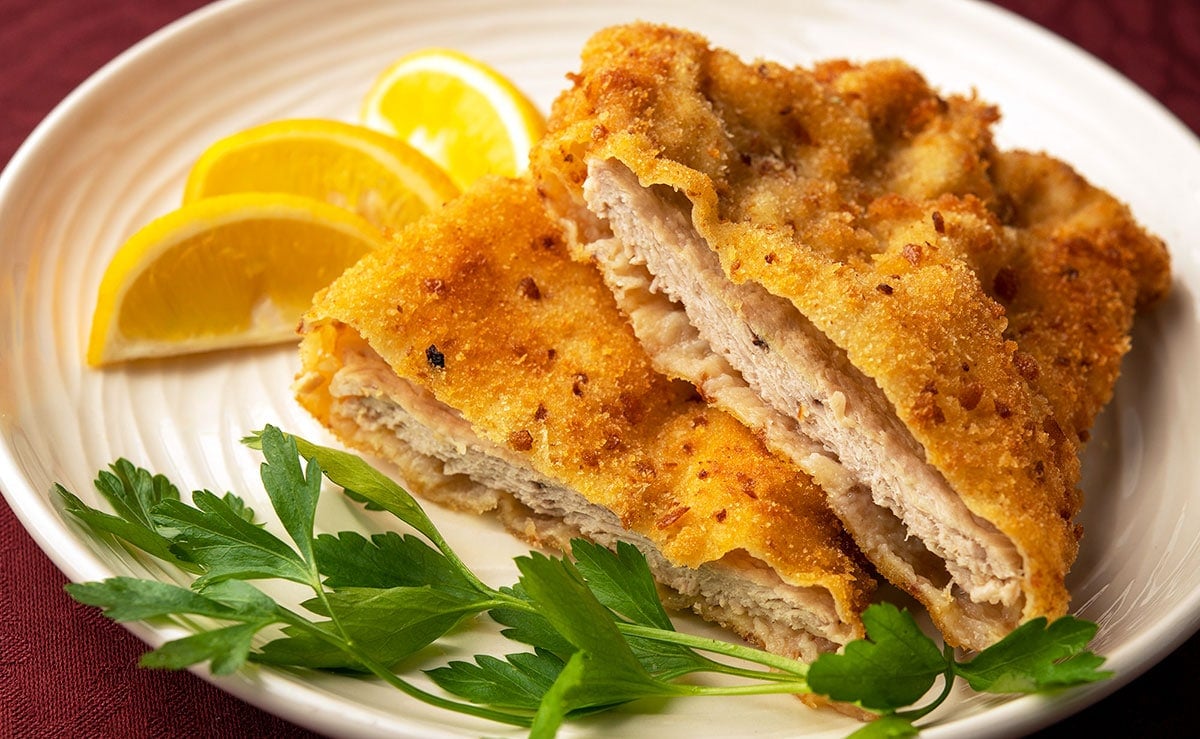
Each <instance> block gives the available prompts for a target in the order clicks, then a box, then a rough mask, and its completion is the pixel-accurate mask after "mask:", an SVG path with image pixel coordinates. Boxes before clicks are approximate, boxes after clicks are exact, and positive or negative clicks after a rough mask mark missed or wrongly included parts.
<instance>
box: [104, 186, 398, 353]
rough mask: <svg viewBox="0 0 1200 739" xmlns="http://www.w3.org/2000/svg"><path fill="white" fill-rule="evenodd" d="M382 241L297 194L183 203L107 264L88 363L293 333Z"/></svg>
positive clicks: (358, 222)
mask: <svg viewBox="0 0 1200 739" xmlns="http://www.w3.org/2000/svg"><path fill="white" fill-rule="evenodd" d="M384 244H385V239H384V237H383V235H382V234H380V232H379V230H378V229H377V228H375V227H374V226H373V225H371V224H370V223H369V222H367V221H366V220H365V219H363V218H361V217H359V216H357V215H355V214H353V213H351V212H349V211H347V210H344V209H342V208H339V207H337V206H334V205H329V204H328V203H323V202H321V201H319V200H314V199H311V198H306V197H302V196H298V195H281V194H263V193H243V194H236V195H222V196H218V197H213V198H208V199H205V200H200V201H197V202H195V203H191V204H189V205H185V206H183V207H182V208H180V209H178V210H175V211H172V212H171V213H168V214H167V215H165V216H162V217H161V218H158V219H157V220H154V221H152V222H151V223H149V224H148V225H146V226H145V227H144V228H142V229H141V230H140V231H138V232H137V233H135V234H134V235H133V236H132V237H131V238H130V239H129V240H128V241H126V242H125V243H124V244H123V245H122V246H121V248H120V249H119V250H118V251H117V253H116V255H115V256H114V257H113V259H112V261H111V262H110V263H109V265H108V268H107V270H106V271H105V273H104V277H103V278H102V279H101V282H100V290H99V296H98V298H97V300H96V311H95V314H94V316H93V318H92V332H91V337H90V340H89V343H88V349H87V361H88V364H90V365H92V366H98V365H103V364H109V363H113V362H119V361H124V360H129V359H137V358H143V357H158V356H171V355H178V354H189V353H194V352H201V351H209V350H213V349H224V348H231V347H241V346H253V345H260V344H270V343H275V342H280V341H286V340H288V339H294V338H295V330H296V324H297V321H298V320H299V318H300V316H301V315H302V314H303V312H304V311H305V310H306V309H307V308H308V306H309V305H310V304H311V302H312V296H313V293H314V292H316V291H317V290H318V289H320V288H322V287H324V286H326V285H328V284H329V283H331V282H332V281H333V280H334V279H335V278H337V276H338V275H340V274H341V273H342V271H343V270H344V269H345V268H346V267H348V266H349V265H351V264H353V263H354V262H355V261H356V260H357V259H358V258H359V257H360V256H362V255H363V254H365V253H367V252H369V251H372V250H374V249H378V248H382V247H383V246H384Z"/></svg>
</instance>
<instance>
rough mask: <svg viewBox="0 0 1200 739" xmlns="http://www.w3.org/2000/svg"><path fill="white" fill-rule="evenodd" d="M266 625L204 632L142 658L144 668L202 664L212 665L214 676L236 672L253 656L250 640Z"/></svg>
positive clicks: (173, 667) (160, 648) (144, 655)
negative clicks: (248, 657)
mask: <svg viewBox="0 0 1200 739" xmlns="http://www.w3.org/2000/svg"><path fill="white" fill-rule="evenodd" d="M264 625H265V624H254V623H249V624H234V625H232V626H225V627H222V628H219V629H212V630H210V631H201V632H199V633H196V634H192V635H191V636H185V637H183V638H182V639H176V640H174V641H169V642H167V643H166V644H163V645H162V646H161V647H159V648H158V649H155V650H154V651H152V652H147V653H146V654H143V655H142V658H141V660H140V662H139V664H141V665H142V666H143V667H161V668H166V669H171V670H180V669H183V668H185V667H190V666H191V665H194V664H198V663H200V662H211V663H212V664H211V666H210V669H211V670H212V673H213V674H214V675H228V674H230V673H232V672H235V671H236V670H237V669H238V668H239V667H241V666H242V665H243V664H244V663H245V662H246V658H247V656H248V655H249V654H250V646H251V640H252V639H253V638H254V635H255V634H257V633H258V632H259V630H260V629H261V628H262V627H263V626H264Z"/></svg>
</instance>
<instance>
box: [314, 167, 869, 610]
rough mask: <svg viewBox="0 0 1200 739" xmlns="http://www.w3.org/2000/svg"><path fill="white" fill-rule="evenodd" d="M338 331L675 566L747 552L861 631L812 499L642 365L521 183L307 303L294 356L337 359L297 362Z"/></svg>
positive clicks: (485, 192) (602, 297)
mask: <svg viewBox="0 0 1200 739" xmlns="http://www.w3.org/2000/svg"><path fill="white" fill-rule="evenodd" d="M339 324H344V325H345V326H349V327H350V328H351V329H353V331H355V332H357V333H358V334H359V335H361V337H362V338H363V339H365V340H366V342H367V343H368V344H369V345H370V346H371V347H372V348H373V349H374V351H375V352H377V353H378V354H379V355H380V356H382V358H383V359H384V360H385V361H386V362H387V363H388V365H390V366H391V368H392V369H393V370H394V371H395V373H396V374H397V375H398V376H400V377H402V378H404V379H406V380H408V381H410V382H412V383H415V384H416V385H418V386H420V387H421V388H423V389H425V390H427V391H428V392H430V393H431V394H432V395H433V396H435V397H436V398H437V400H439V401H441V402H442V403H444V404H446V405H448V406H450V407H452V408H454V409H456V410H457V411H458V412H459V413H461V415H462V416H463V417H464V418H465V419H466V420H467V421H468V422H470V424H471V425H472V427H473V428H474V430H475V431H476V432H477V433H478V434H479V435H480V436H482V437H485V438H486V439H488V440H490V441H492V442H494V443H496V444H499V445H501V446H503V447H505V448H507V450H509V451H510V452H511V453H513V454H516V455H518V456H519V457H521V458H523V459H525V460H526V461H527V462H528V463H529V464H530V465H531V466H532V467H533V468H534V469H536V470H537V471H539V472H541V473H542V474H544V475H546V476H547V477H550V478H552V479H555V480H559V481H562V482H563V483H565V484H566V485H568V486H570V487H571V488H573V489H575V490H577V491H579V492H580V493H581V494H582V495H583V496H584V497H586V498H587V499H588V500H589V501H591V502H593V503H597V504H599V505H601V506H604V507H606V508H608V509H610V510H612V511H614V512H615V513H617V515H618V516H619V517H620V519H621V521H622V523H623V524H624V526H625V527H626V528H628V529H629V530H631V531H634V532H637V533H639V534H642V535H644V536H646V537H648V538H649V539H650V540H651V541H653V543H654V544H655V545H656V546H657V547H659V549H660V550H661V551H662V552H663V553H664V554H665V555H666V556H667V558H668V559H669V560H670V561H671V562H672V563H674V564H676V565H682V566H687V567H697V566H699V565H701V564H703V563H706V562H714V561H718V560H721V559H722V558H733V559H738V558H743V557H745V556H746V555H747V554H748V555H749V556H751V557H754V558H755V559H757V560H760V561H761V562H762V563H765V564H766V565H767V566H768V567H770V568H772V569H773V570H774V571H775V572H776V573H778V575H779V576H780V577H781V578H782V579H783V580H784V581H785V582H787V583H790V584H792V585H798V586H818V587H823V588H826V589H828V590H829V591H830V593H831V594H832V595H833V597H834V600H835V602H836V607H837V611H838V613H839V615H840V617H841V618H842V619H844V620H846V621H847V622H849V623H851V624H854V625H855V627H856V628H857V629H858V631H859V633H861V624H859V621H858V618H859V616H858V614H859V613H860V612H861V610H862V609H863V608H864V607H865V606H866V604H867V602H868V600H869V597H870V595H871V593H872V591H873V587H874V581H873V580H872V578H871V576H870V575H869V574H868V573H867V572H866V571H864V569H863V568H862V567H861V566H860V564H859V561H858V559H857V558H858V556H859V555H858V554H857V550H856V548H855V547H854V545H853V544H852V543H851V542H850V541H849V539H848V538H847V537H846V535H845V533H844V532H843V530H842V528H841V524H840V522H839V521H838V520H837V518H836V517H834V516H833V514H832V513H830V512H829V510H828V509H827V507H826V505H825V502H824V494H823V493H822V491H821V490H820V489H819V488H818V487H817V486H816V485H815V484H814V483H813V482H812V481H811V480H810V479H808V478H807V477H806V476H803V475H802V474H800V473H798V472H797V471H796V470H795V469H794V468H793V467H792V466H791V465H790V464H788V463H785V462H783V461H782V460H780V459H779V458H777V457H775V456H773V455H772V454H771V453H770V452H769V451H767V450H766V448H765V447H764V446H763V444H762V443H761V442H760V440H759V439H758V438H756V437H755V436H754V435H753V434H752V433H751V432H750V431H749V430H747V429H746V428H745V427H744V426H742V425H741V424H739V423H737V422H736V421H734V420H733V419H732V418H730V417H729V416H727V415H725V414H724V413H722V412H719V411H716V410H714V409H712V408H709V407H707V406H706V405H705V404H704V403H703V402H701V401H700V400H699V398H698V397H697V395H696V393H695V391H694V390H693V389H692V388H691V387H690V386H689V385H687V384H685V383H680V382H677V381H671V380H668V379H666V378H664V377H663V376H661V375H658V374H656V373H655V372H653V371H652V370H651V369H650V365H649V360H648V359H647V357H646V356H645V354H644V352H643V350H642V348H641V346H640V345H639V344H638V343H637V340H636V339H635V337H634V336H633V334H632V331H631V329H630V328H629V326H628V324H627V323H626V321H625V319H624V318H623V317H622V315H621V314H620V313H619V311H618V310H617V307H616V305H615V303H614V301H613V298H612V295H611V294H610V293H609V292H608V290H607V289H606V288H605V286H604V284H603V282H602V281H601V279H600V276H599V274H598V273H597V272H596V271H595V270H594V269H593V268H592V267H590V266H588V265H584V264H580V263H577V262H574V261H572V260H571V259H570V258H569V256H568V246H567V244H566V243H565V242H564V235H563V233H562V232H561V230H560V228H559V226H558V225H557V223H556V222H555V221H554V220H552V219H551V218H550V217H549V216H548V215H547V214H546V213H545V211H544V208H543V205H542V203H541V201H540V199H539V198H538V196H537V194H536V192H535V190H534V188H533V186H532V184H531V183H530V182H528V181H507V180H501V179H489V180H486V181H484V182H483V183H481V184H480V185H478V186H477V187H475V188H474V189H472V190H471V191H470V192H468V193H467V194H465V195H463V196H462V197H461V198H459V199H458V200H456V201H454V202H452V203H450V204H449V205H447V206H446V207H445V208H444V209H443V210H442V211H439V212H438V213H436V214H434V215H432V216H431V217H428V218H426V219H425V220H423V221H421V222H419V223H417V224H414V225H413V226H411V227H409V228H407V229H406V230H405V231H403V232H402V233H401V234H400V236H399V237H398V239H397V241H396V242H395V244H394V247H393V248H391V249H389V250H387V251H384V252H379V253H374V254H370V255H368V256H367V257H365V258H364V259H363V260H362V261H361V262H359V263H358V264H357V265H355V266H354V267H353V268H351V269H350V270H348V271H347V272H346V273H345V274H344V275H343V276H342V277H341V278H340V279H338V280H337V281H336V282H335V283H334V284H333V285H332V286H331V287H330V288H328V290H326V291H325V292H324V293H323V294H320V295H319V296H318V298H317V300H316V302H315V304H314V307H313V308H312V309H311V311H310V312H309V314H308V315H307V317H306V318H305V321H304V323H303V331H304V332H305V333H306V334H308V336H307V337H306V340H305V344H306V346H308V350H309V352H310V354H309V355H308V356H307V359H306V360H305V364H306V367H307V368H308V369H310V370H315V371H318V372H319V373H320V374H322V375H324V376H325V381H326V382H327V381H328V379H329V377H330V376H331V375H332V372H333V371H335V370H336V367H335V366H325V367H323V368H322V367H321V364H322V362H325V363H330V362H332V363H334V364H336V357H331V356H328V355H326V356H323V357H320V356H314V355H312V354H311V352H312V351H313V347H320V346H323V345H329V342H328V341H327V338H328V337H326V339H321V338H320V334H321V333H322V332H334V333H336V332H337V331H341V330H344V327H343V326H341V325H339ZM310 380H311V378H310ZM302 402H304V403H305V405H306V407H308V408H309V409H310V410H311V411H312V412H313V413H314V414H315V415H316V416H317V417H318V418H320V419H321V420H323V421H324V422H326V423H327V424H328V422H329V418H328V405H327V402H328V389H327V388H326V389H322V388H320V387H315V386H313V385H312V384H311V382H310V383H309V384H308V385H307V386H306V388H305V390H304V393H303V396H302Z"/></svg>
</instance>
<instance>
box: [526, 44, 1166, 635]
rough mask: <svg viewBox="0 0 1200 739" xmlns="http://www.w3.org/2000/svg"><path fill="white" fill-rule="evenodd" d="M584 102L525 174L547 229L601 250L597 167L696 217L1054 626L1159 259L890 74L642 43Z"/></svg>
mask: <svg viewBox="0 0 1200 739" xmlns="http://www.w3.org/2000/svg"><path fill="white" fill-rule="evenodd" d="M573 80H574V85H573V87H572V88H571V89H569V90H568V91H566V92H565V93H564V94H563V95H562V96H561V97H560V98H559V99H558V100H557V101H556V103H555V106H554V110H553V114H552V117H551V122H550V134H549V135H548V136H547V138H546V140H545V141H543V143H542V144H541V145H540V147H539V148H538V149H537V150H536V151H535V155H534V158H533V161H534V171H535V173H536V175H537V177H538V181H539V186H540V188H541V190H542V192H543V194H544V197H545V198H546V199H547V200H548V201H549V202H551V203H552V204H554V207H555V209H556V210H557V212H558V213H559V214H560V215H561V216H563V217H564V218H565V219H567V220H569V221H570V222H572V223H574V224H575V227H576V228H578V229H579V232H580V236H581V238H589V239H594V238H599V237H602V236H605V235H606V226H605V224H604V223H603V222H601V221H599V220H597V219H596V218H595V217H594V216H592V215H590V214H589V213H587V212H586V208H585V206H584V203H583V199H582V193H581V190H582V185H583V182H584V180H585V178H586V177H587V167H588V162H589V161H595V160H605V159H615V160H618V161H620V162H621V163H622V164H624V165H625V166H627V167H629V168H630V169H631V170H632V171H633V172H634V173H635V174H636V175H637V177H638V178H639V180H640V182H641V184H642V185H643V186H644V187H649V188H658V189H660V190H661V192H662V193H663V194H664V197H679V196H682V197H685V198H686V199H687V201H688V205H690V208H691V214H692V220H693V225H694V227H695V228H696V230H697V231H698V232H699V233H700V235H701V236H702V237H704V239H705V240H706V241H707V242H708V244H709V246H710V247H711V248H712V249H713V250H714V251H715V252H716V253H717V255H718V256H719V258H720V261H721V265H722V267H723V269H724V271H725V273H726V276H727V277H728V278H729V279H730V280H732V281H734V282H743V281H753V282H756V283H758V284H760V285H762V286H763V287H765V288H766V289H767V290H768V291H769V292H771V293H773V294H774V295H777V296H780V297H783V298H786V299H787V300H789V301H790V302H791V303H792V304H793V305H794V306H795V307H796V309H797V310H799V312H800V313H802V314H803V315H804V316H805V317H807V318H808V319H809V320H810V321H811V322H812V323H813V324H814V325H815V326H816V327H817V328H818V329H819V330H821V331H822V332H823V333H824V334H825V335H826V336H828V337H829V338H830V339H831V340H832V341H833V342H834V343H835V344H836V345H837V346H838V347H840V349H841V350H843V351H844V352H845V353H846V356H847V357H848V358H849V360H850V361H851V362H852V363H853V364H854V365H855V366H856V367H857V368H858V369H860V370H861V371H863V372H864V373H865V374H866V375H867V376H869V377H871V378H872V379H874V380H875V382H876V383H877V384H878V385H879V387H880V388H881V389H882V391H883V393H884V395H885V396H886V397H887V399H888V401H889V402H890V403H891V406H892V408H893V410H894V412H895V413H896V415H897V416H898V417H899V418H900V419H901V420H902V421H903V423H904V424H905V426H906V427H907V428H908V429H909V431H910V432H911V433H912V435H913V437H914V438H915V439H916V440H917V441H918V442H919V443H920V444H921V446H922V448H923V450H924V452H925V455H926V460H927V462H928V463H929V464H931V465H932V466H933V467H935V468H936V469H937V470H938V471H939V472H940V473H941V474H942V475H943V476H944V477H945V479H946V480H947V482H948V483H949V484H950V485H951V487H952V488H953V489H954V490H955V491H956V492H957V493H958V495H959V496H960V497H961V498H962V499H963V501H964V502H965V503H966V505H967V506H968V508H969V509H970V510H971V511H972V512H973V513H974V514H976V515H977V516H980V517H981V518H983V519H985V520H987V521H989V522H992V523H993V524H995V525H996V526H997V527H998V528H999V529H1000V530H1001V531H1002V532H1003V533H1004V534H1006V535H1007V536H1009V537H1010V538H1011V539H1012V540H1013V542H1014V543H1015V544H1016V546H1017V549H1018V551H1019V552H1020V554H1021V556H1022V558H1023V561H1024V573H1023V590H1024V592H1025V596H1026V601H1025V609H1024V614H1025V617H1026V618H1028V617H1033V616H1036V615H1043V614H1044V615H1050V616H1054V615H1058V614H1061V613H1063V612H1064V611H1065V610H1066V608H1067V604H1068V593H1067V590H1066V587H1065V584H1064V579H1065V576H1066V572H1067V570H1068V568H1069V567H1070V565H1071V563H1072V562H1073V561H1074V559H1075V556H1076V553H1077V549H1078V537H1079V535H1080V531H1079V529H1078V528H1077V526H1076V525H1075V524H1074V522H1073V519H1074V517H1075V515H1076V513H1077V512H1078V510H1079V506H1080V504H1081V496H1080V494H1079V492H1078V490H1077V488H1076V486H1077V483H1078V479H1079V458H1078V452H1079V450H1080V445H1081V443H1082V441H1083V440H1084V439H1086V436H1087V430H1088V428H1090V426H1091V424H1092V422H1093V420H1094V418H1095V415H1096V413H1097V412H1098V411H1099V409H1100V408H1101V407H1102V406H1103V404H1104V403H1105V402H1107V400H1108V399H1109V397H1110V396H1111V393H1112V386H1113V383H1114V382H1115V379H1116V375H1117V370H1118V365H1119V361H1120V358H1121V356H1122V355H1123V354H1124V352H1125V351H1126V350H1127V349H1128V346H1129V343H1128V331H1129V328H1130V325H1131V323H1132V319H1133V314H1134V311H1135V308H1136V307H1137V306H1139V305H1147V304H1149V303H1151V302H1153V301H1154V300H1156V299H1158V298H1159V297H1160V296H1161V295H1162V294H1164V293H1165V291H1166V288H1167V285H1168V283H1169V270H1168V260H1167V256H1166V251H1165V248H1164V246H1163V244H1162V243H1161V242H1160V241H1159V240H1157V239H1155V238H1153V237H1151V236H1149V235H1147V234H1145V233H1144V232H1143V231H1142V230H1141V229H1140V228H1139V227H1138V226H1137V225H1136V223H1135V222H1134V221H1133V219H1132V218H1131V217H1130V215H1129V213H1128V211H1127V209H1126V208H1125V207H1124V206H1122V205H1121V204H1120V203H1118V202H1117V201H1115V200H1114V199H1113V198H1111V197H1110V196H1108V195H1107V194H1105V193H1103V192H1101V191H1099V190H1097V189H1096V188H1094V187H1091V186H1090V185H1088V184H1087V183H1086V182H1084V181H1083V180H1082V179H1081V178H1080V177H1079V176H1078V175H1076V174H1075V173H1074V172H1073V171H1071V170H1070V169H1069V168H1068V167H1067V166H1066V165H1063V164H1062V163H1060V162H1057V161H1055V160H1053V159H1051V158H1049V157H1045V156H1041V155H1032V154H1024V153H1000V152H996V151H995V150H994V147H993V145H992V142H991V138H990V131H989V127H990V125H991V124H992V123H993V122H994V121H995V120H996V119H997V117H998V113H997V111H996V110H995V109H994V108H992V107H990V106H987V105H985V104H983V103H981V102H979V101H978V100H976V99H974V98H963V97H951V98H948V99H943V98H941V97H939V96H938V95H937V94H936V93H935V92H934V91H933V90H932V89H931V88H929V86H928V85H927V84H926V83H925V81H924V80H923V79H922V78H921V76H920V75H919V74H918V73H917V72H916V71H914V70H912V69H911V68H909V67H907V66H906V65H904V64H903V63H901V62H897V61H880V62H872V63H867V64H862V65H857V64H851V63H848V62H829V63H825V64H822V65H819V66H817V67H816V68H815V69H813V70H803V69H787V68H783V67H781V66H778V65H775V64H770V63H754V64H746V63H744V62H742V61H740V60H738V59H736V58H735V57H734V56H733V55H731V54H729V53H727V52H724V51H720V50H714V49H711V48H710V47H709V46H708V44H707V43H706V41H705V40H704V39H702V38H700V37H698V36H696V35H693V34H690V33H686V32H682V31H678V30H675V29H670V28H665V27H659V26H651V25H646V24H633V25H630V26H621V27H616V28H612V29H607V30H605V31H602V32H600V33H598V34H597V35H596V36H594V37H593V38H592V39H591V40H590V41H589V42H588V44H587V46H586V47H585V49H584V51H583V66H582V69H581V71H580V73H579V74H578V75H574V76H573ZM671 191H673V192H674V193H677V195H672V194H671ZM884 574H885V575H889V574H890V573H888V572H886V571H885V572H884ZM933 615H934V618H935V620H937V619H938V617H939V616H938V614H937V613H934V614H933Z"/></svg>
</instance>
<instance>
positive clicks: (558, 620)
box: [516, 552, 684, 708]
mask: <svg viewBox="0 0 1200 739" xmlns="http://www.w3.org/2000/svg"><path fill="white" fill-rule="evenodd" d="M516 561H517V568H518V569H519V570H520V571H521V580H520V582H521V585H522V587H524V589H525V592H526V593H527V594H528V596H529V598H530V601H531V602H532V603H533V604H534V606H535V607H536V608H537V610H538V611H539V612H540V613H541V614H542V615H544V616H545V617H546V620H547V621H549V622H550V625H551V626H553V627H554V628H555V629H556V630H557V631H558V632H559V633H560V634H562V635H563V637H564V638H565V639H566V640H567V641H569V642H570V643H571V644H572V645H573V646H574V647H575V648H576V649H578V650H579V651H580V652H581V653H582V655H581V656H580V659H581V660H582V669H583V675H584V677H583V679H582V681H581V683H580V684H579V685H578V686H576V687H575V688H574V689H573V690H571V691H569V693H568V694H569V697H570V700H571V703H572V708H581V707H587V706H599V705H611V704H615V703H622V702H626V701H630V700H635V699H637V698H643V697H649V696H668V695H681V694H682V693H683V692H684V691H681V690H680V689H678V688H677V686H675V685H673V684H671V683H667V682H663V681H660V680H656V679H655V678H654V677H653V676H652V675H650V673H649V672H647V671H646V669H645V668H644V667H642V665H641V663H640V662H638V660H637V657H636V656H634V654H633V651H632V650H631V649H630V647H629V643H628V642H627V641H625V638H624V637H623V636H622V635H621V632H620V631H618V630H617V627H616V624H615V623H614V622H613V619H612V617H611V615H610V614H609V611H608V610H607V609H606V608H605V607H604V606H603V604H601V603H600V601H599V600H597V599H596V596H595V595H594V594H593V593H592V591H590V590H588V587H587V585H586V584H585V582H584V580H583V577H582V576H581V575H580V574H579V570H577V569H576V568H575V566H574V565H572V564H571V563H570V562H568V561H566V560H564V559H557V558H551V557H547V556H545V555H543V554H538V553H536V552H535V553H530V554H529V555H528V556H524V557H518V558H517V560H516ZM574 659H576V655H571V659H569V660H568V663H570V662H571V660H574Z"/></svg>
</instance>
